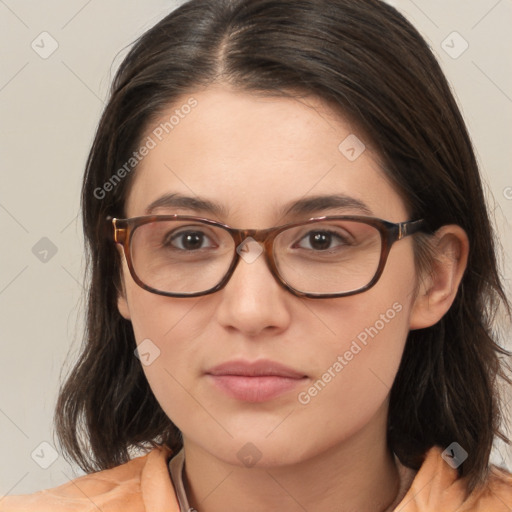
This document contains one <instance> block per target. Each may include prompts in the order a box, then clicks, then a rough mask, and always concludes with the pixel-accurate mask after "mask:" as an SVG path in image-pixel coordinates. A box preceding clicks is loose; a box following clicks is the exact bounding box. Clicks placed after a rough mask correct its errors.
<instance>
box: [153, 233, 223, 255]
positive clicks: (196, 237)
mask: <svg viewBox="0 0 512 512" xmlns="http://www.w3.org/2000/svg"><path fill="white" fill-rule="evenodd" d="M162 245H163V246H164V247H170V248H174V249H178V250H182V251H197V250H200V249H211V248H215V247H216V244H215V243H214V242H213V240H212V239H211V238H210V237H209V236H208V235H207V234H206V233H204V232H203V231H200V230H197V229H195V230H191V229H189V230H183V229H182V230H180V231H178V232H176V231H173V232H171V233H169V234H168V235H167V236H166V238H165V240H164V242H163V244H162Z"/></svg>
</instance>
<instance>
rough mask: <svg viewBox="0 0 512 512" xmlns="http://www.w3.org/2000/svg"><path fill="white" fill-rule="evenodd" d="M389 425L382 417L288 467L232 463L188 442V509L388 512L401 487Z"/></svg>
mask: <svg viewBox="0 0 512 512" xmlns="http://www.w3.org/2000/svg"><path fill="white" fill-rule="evenodd" d="M374 419H375V418H374ZM385 420H386V415H383V416H381V417H380V418H377V421H374V422H371V424H368V425H367V426H366V427H365V428H363V429H362V430H360V431H359V432H357V434H355V435H354V436H352V437H350V438H348V439H346V440H344V441H343V442H342V443H339V444H338V445H336V446H333V447H331V448H330V449H329V450H327V451H325V452H323V453H320V454H317V455H315V456H314V457H313V458H309V459H307V460H301V461H300V462H297V463H295V464H291V465H286V466H282V465H281V466H279V465H275V466H271V467H265V468H258V467H257V466H255V467H252V468H245V467H240V466H236V465H232V464H227V463H225V462H224V461H222V460H219V459H218V458H216V457H215V456H213V455H212V454H210V453H209V452H206V451H204V450H202V449H201V448H200V447H199V446H197V445H195V444H194V443H192V442H191V441H190V440H187V439H186V440H185V442H184V449H185V461H186V462H185V474H184V485H185V490H186V493H187V496H188V499H189V504H190V506H191V507H193V508H194V509H195V510H197V512H221V511H222V512H224V511H226V510H240V509H241V508H243V509H244V510H252V511H267V510H287V511H288V512H299V511H300V512H304V511H305V510H307V511H315V512H332V511H333V510H336V511H337V512H349V511H350V512H352V511H354V510H357V511H358V512H385V511H387V510H388V509H389V507H390V506H391V505H392V504H393V502H394V501H395V498H396V497H397V494H398V491H399V483H400V480H399V473H398V469H397V466H396V464H395V460H394V456H393V453H392V452H391V450H390V449H389V448H388V446H387V444H386V428H385V427H386V421H385ZM242 504H243V507H242Z"/></svg>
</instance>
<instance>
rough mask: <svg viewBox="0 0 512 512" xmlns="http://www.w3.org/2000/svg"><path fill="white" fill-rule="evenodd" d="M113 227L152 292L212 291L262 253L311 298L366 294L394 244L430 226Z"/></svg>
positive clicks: (164, 219) (326, 222)
mask: <svg viewBox="0 0 512 512" xmlns="http://www.w3.org/2000/svg"><path fill="white" fill-rule="evenodd" d="M107 222H108V225H109V226H110V229H111V228H112V227H113V240H114V242H116V243H118V244H120V245H122V247H123V250H124V254H125V257H126V261H127V264H128V268H129V270H130V274H131V276H132V278H133V280H134V281H135V282H136V283H137V284H138V285H139V286H140V287H142V288H144V289H145V290H148V291H150V292H152V293H156V294H159V295H165V296H168V297H198V296H200V295H208V294H210V293H214V292H216V291H218V290H220V289H222V288H223V287H224V286H226V284H227V282H228V281H229V279H230V277H231V276H232V275H233V272H234V271H235V268H236V267H237V265H238V264H239V262H240V259H244V260H245V261H246V262H247V263H251V262H252V261H254V260H255V259H257V258H258V257H259V256H260V255H263V257H264V258H265V261H266V263H267V266H268V268H269V269H270V272H271V273H272V275H273V276H274V278H275V279H276V280H277V282H278V283H279V284H280V285H281V286H282V287H283V288H285V289H286V290H288V291H289V292H291V293H292V294H293V295H296V296H298V297H309V298H332V297H344V296H347V295H354V294H356V293H361V292H364V291H366V290H368V289H369V288H371V287H372V286H374V285H375V283H376V282H377V281H378V280H379V278H380V276H381V275H382V272H383V270H384V266H385V264H386V260H387V258H388V255H389V251H390V249H391V246H392V245H393V243H394V242H396V241H398V240H401V239H402V238H404V237H406V236H409V235H412V234H413V233H416V232H418V231H420V230H422V229H423V224H424V222H423V220H415V221H408V222H400V223H397V224H394V223H391V222H388V221H385V220H381V219H376V218H373V217H360V216H347V215H343V216H325V217H316V218H311V219H309V220H307V221H304V222H298V223H293V224H285V225H282V226H278V227H274V228H269V229H235V228H232V227H230V226H227V225H225V224H222V223H220V222H217V221H214V220H210V219H204V218H201V217H193V216H186V215H153V216H144V217H133V218H130V219H117V218H112V217H107ZM111 233H112V232H111ZM260 244H261V245H260Z"/></svg>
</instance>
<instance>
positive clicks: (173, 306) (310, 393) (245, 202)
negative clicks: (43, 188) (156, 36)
mask: <svg viewBox="0 0 512 512" xmlns="http://www.w3.org/2000/svg"><path fill="white" fill-rule="evenodd" d="M190 97H193V98H195V100H196V101H197V104H196V105H195V106H194V107H193V108H190V109H189V108H181V107H182V106H183V105H186V104H194V102H193V101H192V102H190V103H187V102H188V101H189V99H190ZM305 103H307V104H305ZM176 110H178V112H177V113H175V111H176ZM186 112H187V113H186ZM173 114H175V115H177V117H175V118H174V120H173V124H172V129H171V128H170V126H171V125H170V124H167V125H166V129H164V128H162V126H164V125H163V124H162V125H161V123H165V122H168V121H169V118H170V117H171V116H172V115H173ZM178 118H179V121H178V122H176V119H178ZM166 130H167V131H168V133H166ZM148 136H149V137H151V139H152V140H153V142H154V143H155V144H153V143H150V144H148V147H149V146H153V145H154V147H152V148H151V149H150V150H149V151H148V154H147V155H146V156H145V157H144V158H143V159H142V161H141V162H140V164H139V167H138V168H137V170H136V171H134V172H135V173H136V175H135V176H133V178H134V181H133V184H132V187H131V189H130V194H129V196H128V198H127V202H126V215H127V216H128V217H135V216H141V215H145V214H147V212H146V209H147V207H148V205H150V204H151V203H152V202H154V201H155V200H157V199H158V198H160V197H161V196H163V195H166V194H179V195H181V196H187V197H190V198H195V199H204V200H207V201H209V202H211V203H215V204H217V205H219V206H220V209H219V211H217V212H212V211H205V210H200V209H196V208H195V207H193V205H191V206H190V207H185V206H179V207H177V206H160V207H158V208H157V209H155V210H154V211H152V212H151V213H152V214H185V215H194V216H201V217H207V218H211V219H214V220H218V221H221V222H223V223H225V224H228V225H230V226H232V227H236V228H258V229H264V228H268V227H272V226H277V225H282V224H286V223H289V222H295V221H300V220H306V219H307V218H310V217H314V216H322V215H344V214H348V215H350V214H352V215H369V216H374V217H379V218H382V219H385V220H388V221H391V222H401V221H406V220H410V219H408V217H407V212H406V209H405V207H404V203H403V201H402V200H401V198H400V197H399V195H398V194H397V192H396V191H395V190H394V189H393V187H392V186H391V185H390V183H389V182H388V180H387V179H386V178H385V176H384V174H383V172H382V171H381V170H380V169H379V165H378V161H377V156H376V155H375V154H374V153H372V150H371V147H370V145H369V143H368V141H366V140H365V139H364V136H363V135H362V134H360V133H359V132H358V131H357V130H356V129H355V127H353V126H351V124H350V123H349V122H348V121H347V120H344V119H341V118H340V117H339V116H336V115H335V114H334V112H333V111H331V110H329V108H328V106H327V105H325V104H324V103H322V102H321V101H320V100H318V99H316V98H313V97H309V98H307V99H304V100H303V101H302V102H301V101H298V100H294V99H289V98H262V97H258V96H255V95H250V94H248V93H241V92H233V91H231V90H229V89H227V88H220V87H217V88H209V89H207V90H204V91H202V92H198V93H196V94H191V95H190V96H184V97H183V98H182V100H181V101H178V102H177V103H176V104H175V105H174V106H173V107H172V108H170V109H169V111H168V112H166V114H165V115H163V116H162V118H161V119H160V120H158V121H157V122H156V123H155V125H154V126H151V127H149V129H148V132H147V134H146V136H145V138H144V139H143V141H142V142H143V143H145V142H146V141H147V140H148V139H147V137H148ZM347 137H349V138H348V139H347ZM355 137H357V138H358V139H359V142H358V140H357V139H355ZM160 139H161V140H160ZM344 141H345V142H344ZM342 143H343V144H342ZM361 143H363V144H366V149H365V150H363V149H364V147H363V146H362V145H361ZM340 144H341V146H340ZM351 148H353V151H352V150H351ZM361 151H362V152H361ZM359 153H361V154H360V155H359V156H358V154H359ZM324 195H325V196H332V195H340V196H346V197H349V198H352V199H355V200H357V201H358V202H360V203H362V204H364V205H365V209H362V207H360V206H359V207H356V205H355V204H353V205H350V204H349V205H348V206H339V207H334V208H333V207H331V208H320V209H317V210H315V211H311V212H309V213H307V214H300V215H298V214H295V215H285V216H283V214H282V212H283V211H284V210H285V209H287V208H288V207H289V206H290V205H291V204H293V203H294V202H297V201H301V200H304V199H307V198H310V197H313V196H324ZM354 203H355V202H354ZM123 276H124V287H125V295H124V296H120V298H119V310H120V312H121V314H122V315H123V316H124V317H125V318H128V319H130V320H131V322H132V325H133V329H134V333H135V338H136V341H137V344H141V343H143V345H142V347H141V353H142V354H144V356H143V357H142V361H143V363H144V364H143V369H144V372H145V374H146V376H147V379H148V381H149V384H150V386H151V388H152V390H153V392H154V394H155V396H156V398H157V400H158V401H159V403H160V404H161V406H162V408H163V410H164V411H165V412H166V414H167V415H168V416H169V418H170V419H171V420H172V421H173V422H174V423H175V424H176V426H177V427H178V428H179V429H180V430H181V432H182V433H183V436H184V440H185V443H190V444H191V445H194V446H197V447H198V448H199V449H202V450H204V451H206V452H209V453H210V454H211V455H213V456H215V457H217V458H219V459H221V460H224V461H225V462H229V463H233V464H238V465H240V464H245V463H247V461H248V460H254V461H255V460H257V459H259V464H261V465H268V466H271V465H273V464H283V465H284V464H291V463H295V462H300V461H304V460H307V459H308V458H311V457H313V456H315V455H318V454H320V453H322V452H325V451H326V450H328V449H333V448H335V447H338V446H340V445H341V444H343V443H347V445H348V444H349V443H351V445H355V444H356V440H357V439H360V440H361V441H360V442H361V443H363V441H362V440H363V439H366V440H367V439H368V438H369V437H372V436H373V439H379V440H382V436H383V435H384V433H385V428H386V416H387V408H388V398H389V392H390V388H391V385H392V383H393V380H394V378H395V375H396V372H397V370H398V367H399V363H400V359H401V356H402V352H403V349H404V344H405V340H406V336H407V333H408V331H409V329H410V325H411V321H412V318H413V316H414V293H413V291H414V289H415V285H416V282H417V277H416V272H415V266H414V258H413V246H412V240H411V238H406V239H404V240H402V241H400V242H398V243H396V244H395V245H394V246H393V247H392V250H391V252H390V254H389V258H388V261H387V264H386V268H385V270H384V273H383V274H382V276H381V278H380V280H379V282H378V283H377V284H376V285H375V286H374V287H373V288H371V289H370V290H368V291H366V292H364V293H361V294H358V295H354V296H349V297H342V298H334V299H307V298H299V297H296V296H294V295H292V294H291V293H289V292H288V291H286V290H285V289H283V288H282V287H280V286H279V285H278V283H277V282H276V281H275V280H274V278H273V276H272V275H271V273H270V271H269V268H268V267H267V265H266V262H265V258H264V256H263V255H260V256H259V257H257V258H256V259H254V261H252V260H250V259H247V261H246V260H245V259H241V261H240V263H239V265H238V267H237V268H236V270H235V272H234V274H233V276H232V277H231V279H230V281H229V282H228V284H227V285H226V286H225V288H223V289H222V290H220V291H218V292H216V293H213V294H211V295H207V296H203V297H195V298H174V297H165V296H161V295H156V294H153V293H150V292H148V291H145V290H144V289H142V288H140V287H139V286H138V285H137V284H136V283H135V282H134V281H133V280H132V278H131V276H130V273H129V271H128V268H127V266H126V262H125V261H124V259H123ZM262 360H265V361H267V362H268V361H271V362H274V363H279V364H280V365H284V366H286V367H288V368H289V369H290V370H292V371H293V372H292V373H293V375H292V374H291V375H292V376H289V377H288V378H286V377H279V376H274V377H268V376H267V377H266V378H265V377H261V376H260V377H251V376H245V377H233V375H231V376H221V375H216V376H213V375H212V372H213V373H215V372H214V371H213V369H214V368H215V367H217V366H218V365H221V364H224V363H233V362H235V363H236V362H238V363H242V365H243V364H244V363H247V364H250V363H253V362H258V361H262ZM260 369H261V368H260ZM220 373H222V372H220ZM228 373H229V372H228ZM234 373H237V371H234ZM263 373H265V371H263ZM267 373H271V372H267ZM251 379H252V380H251ZM363 433H364V435H363ZM360 448H364V447H363V446H360Z"/></svg>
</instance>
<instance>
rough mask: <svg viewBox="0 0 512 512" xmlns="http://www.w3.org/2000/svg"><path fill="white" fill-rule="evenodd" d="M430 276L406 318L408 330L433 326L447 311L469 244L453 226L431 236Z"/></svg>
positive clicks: (425, 279) (461, 271)
mask: <svg viewBox="0 0 512 512" xmlns="http://www.w3.org/2000/svg"><path fill="white" fill-rule="evenodd" d="M433 244H434V248H433V249H434V261H433V262H432V272H431V274H429V275H426V276H422V277H420V279H421V283H420V285H419V289H418V292H417V295H416V299H415V301H414V304H413V307H412V310H411V315H410V329H411V330H413V329H423V328H425V327H430V326H431V325H434V324H435V323H437V322H438V321H439V320H441V318H442V317H443V316H444V315H445V314H446V312H447V311H448V310H449V309H450V306H451V305H452V303H453V301H454V300H455V296H456V294H457V290H458V289H459V285H460V282H461V280H462V276H463V275H464V271H465V269H466V264H467V260H468V253H469V241H468V237H467V235H466V232H465V231H464V230H463V229H462V228H461V227H460V226H457V225H452V224H450V225H447V226H443V227H441V228H440V229H439V230H437V231H436V233H435V239H434V241H433Z"/></svg>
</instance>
